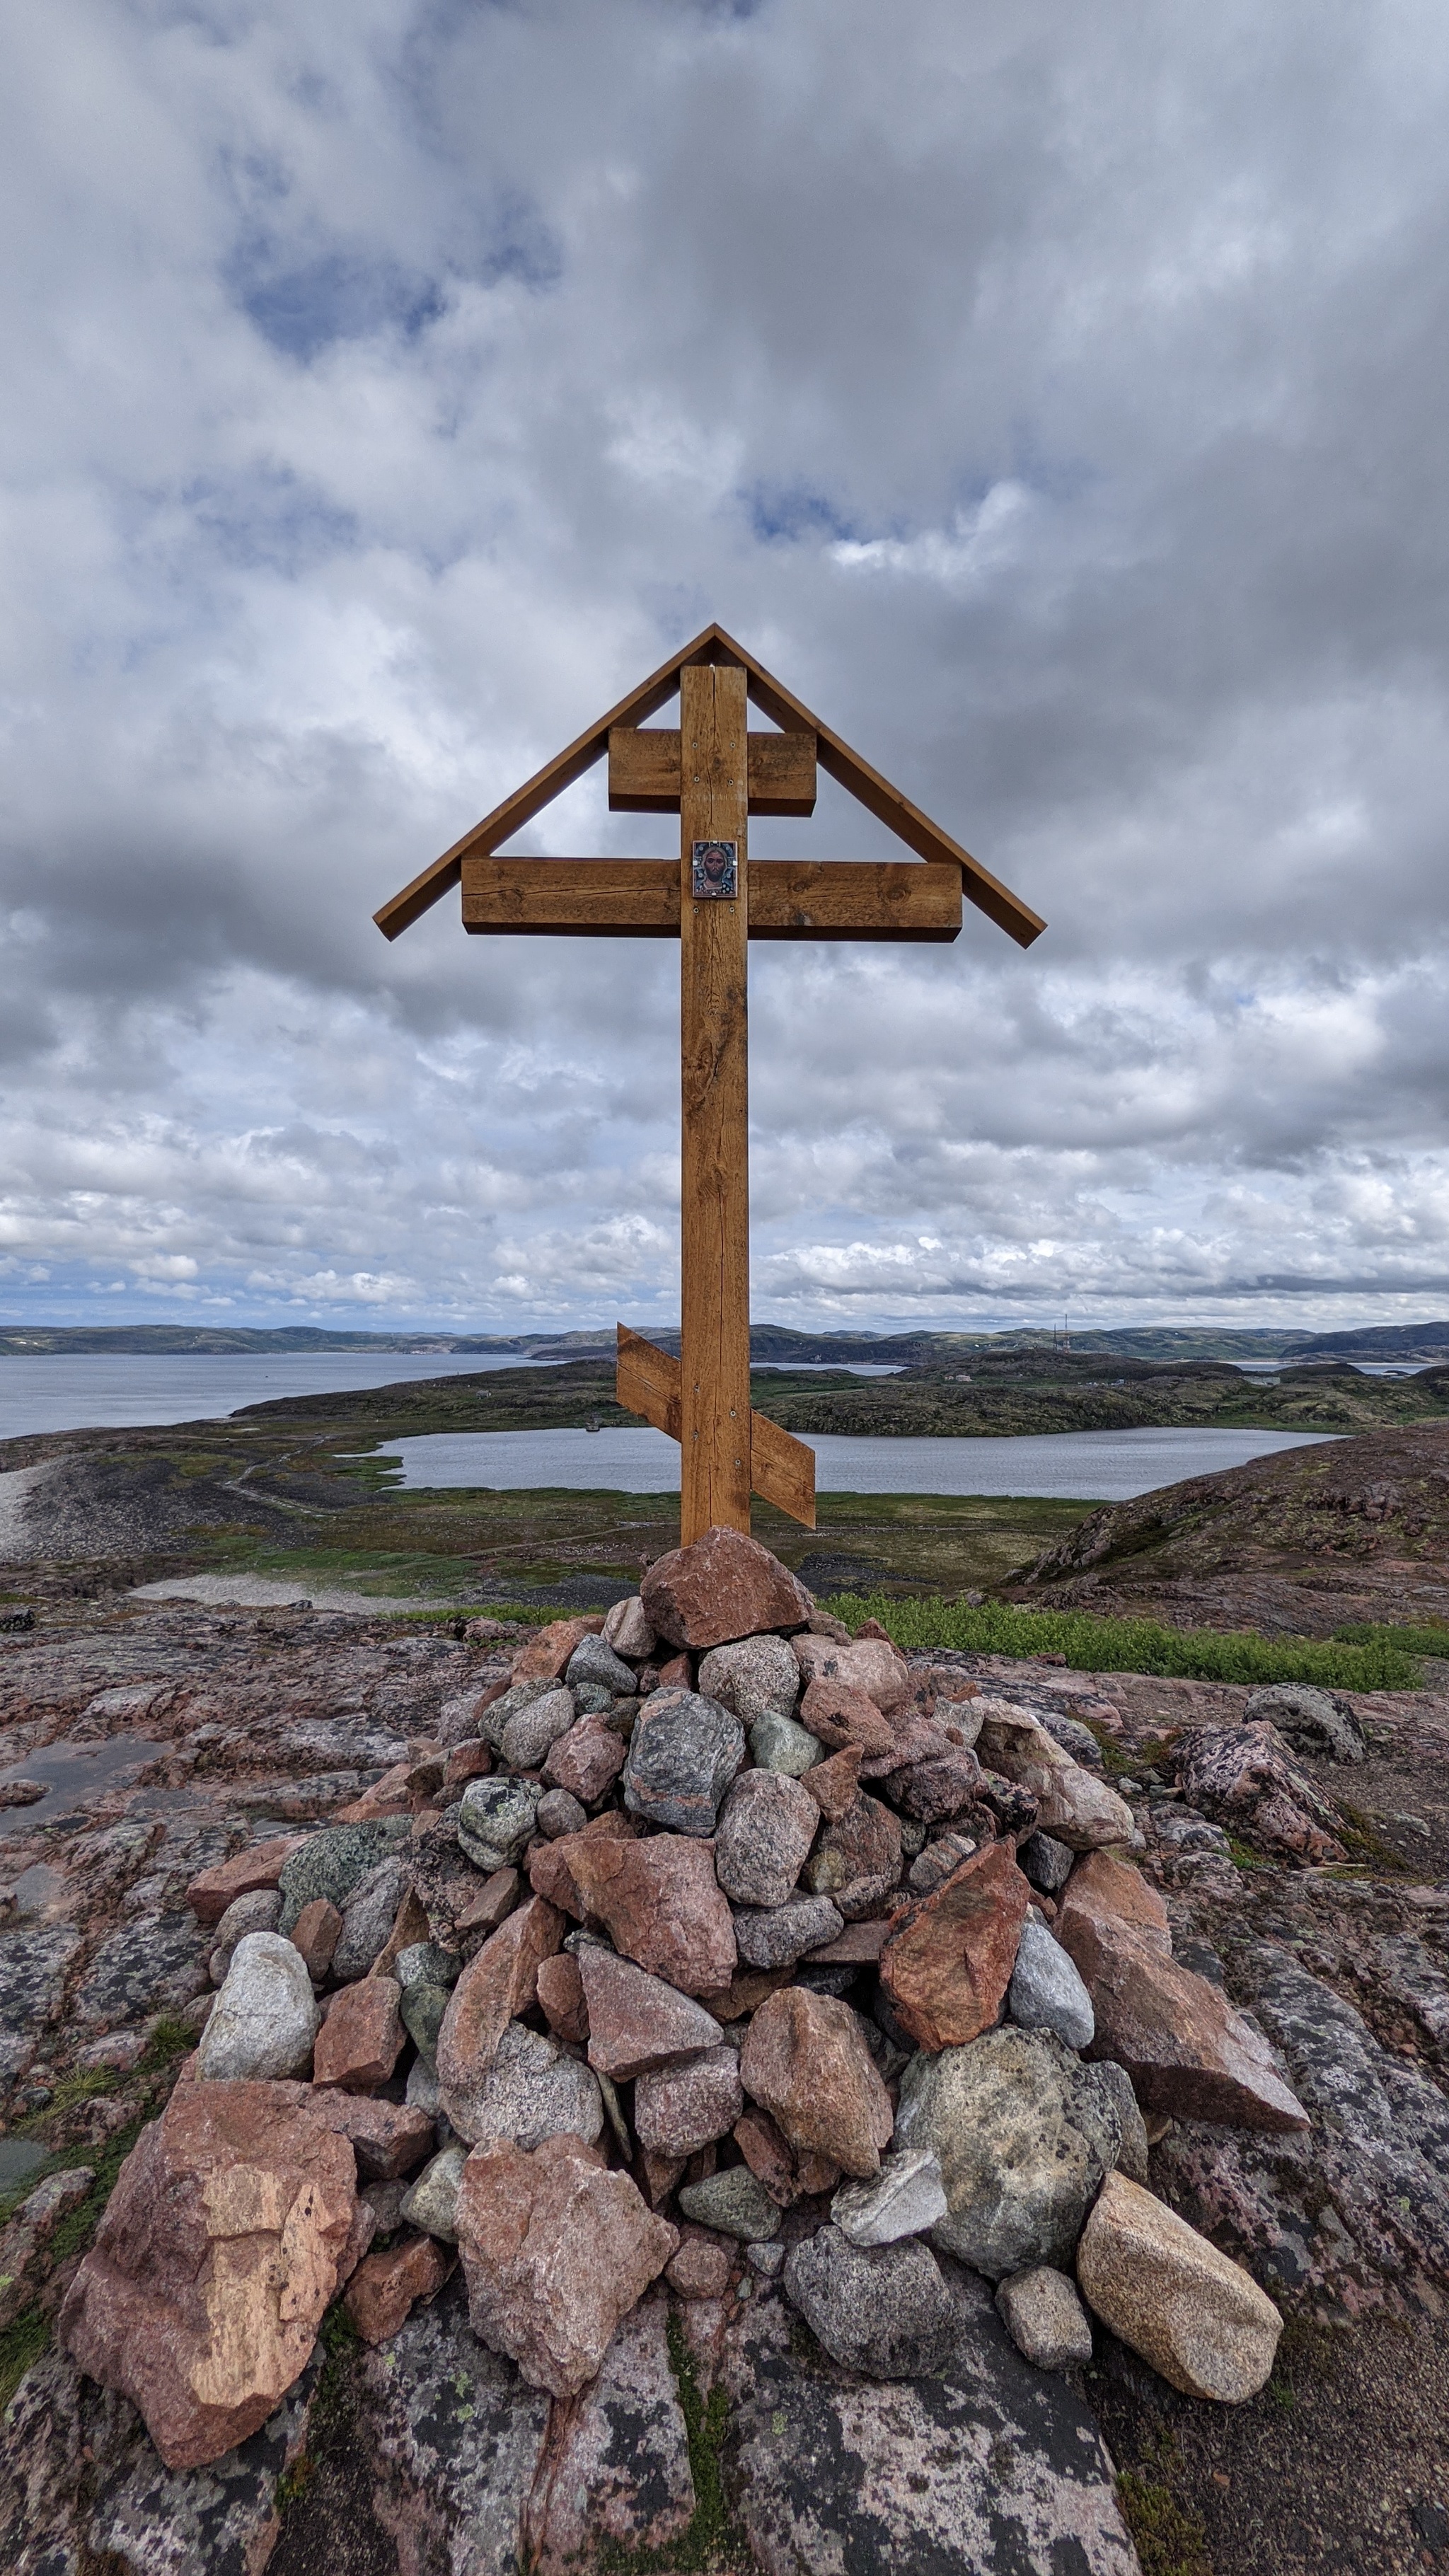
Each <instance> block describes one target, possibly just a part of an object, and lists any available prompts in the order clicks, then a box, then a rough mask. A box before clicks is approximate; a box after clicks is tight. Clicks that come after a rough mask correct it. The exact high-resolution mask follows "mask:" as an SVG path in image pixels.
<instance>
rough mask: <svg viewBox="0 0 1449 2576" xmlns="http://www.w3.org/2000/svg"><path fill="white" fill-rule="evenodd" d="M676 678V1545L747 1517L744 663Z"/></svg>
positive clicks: (702, 667)
mask: <svg viewBox="0 0 1449 2576" xmlns="http://www.w3.org/2000/svg"><path fill="white" fill-rule="evenodd" d="M679 683H680V685H679V697H680V710H679V713H680V788H681V794H680V808H679V810H680V845H681V846H680V866H681V871H682V885H681V903H680V942H679V951H680V1062H681V1074H682V1085H683V1100H682V1110H683V1117H682V1129H683V1173H682V1189H681V1198H682V1219H683V1226H682V1255H683V1277H682V1281H681V1287H682V1297H681V1316H680V1320H681V1324H682V1327H683V1348H682V1353H681V1357H682V1371H681V1387H680V1393H681V1418H680V1444H681V1459H680V1541H681V1544H682V1545H683V1546H685V1547H688V1546H689V1545H690V1543H691V1541H692V1540H694V1539H697V1538H700V1537H702V1536H703V1534H704V1532H705V1531H706V1530H707V1529H716V1528H721V1529H739V1530H748V1528H749V1526H750V1208H749V1123H748V1122H749V1103H748V1091H747V1081H746V1033H747V1032H746V998H745V997H746V972H747V961H748V957H749V919H748V906H749V894H748V887H749V871H748V867H747V856H746V849H745V818H746V811H747V804H748V795H749V786H748V760H749V751H748V742H747V721H748V716H747V706H746V699H745V674H744V672H743V670H741V669H740V668H738V667H730V666H728V665H726V664H722V663H699V664H692V665H690V666H688V667H687V668H686V669H684V670H683V671H681V673H680V675H679ZM698 842H714V843H719V842H724V843H727V844H728V843H732V844H733V845H734V862H735V863H734V892H733V894H712V893H697V892H696V891H695V881H696V870H695V845H696V843H698ZM719 864H720V865H721V866H723V865H724V864H726V863H725V862H724V861H723V860H722V859H721V860H720V861H719Z"/></svg>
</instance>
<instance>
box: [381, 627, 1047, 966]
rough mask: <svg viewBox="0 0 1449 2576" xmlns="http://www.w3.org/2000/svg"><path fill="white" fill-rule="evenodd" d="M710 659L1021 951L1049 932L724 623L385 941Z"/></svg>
mask: <svg viewBox="0 0 1449 2576" xmlns="http://www.w3.org/2000/svg"><path fill="white" fill-rule="evenodd" d="M708 662H724V663H734V664H736V665H737V666H739V667H740V668H742V669H743V671H744V673H745V686H746V691H747V694H748V696H749V698H750V701H751V703H752V704H753V705H754V706H757V707H758V708H759V710H760V713H761V714H762V715H764V716H768V717H769V719H770V721H771V723H772V724H777V725H778V726H779V727H780V728H781V730H782V732H785V733H810V734H813V735H814V737H815V743H816V757H817V759H818V760H819V762H820V765H821V767H822V768H823V769H824V770H825V771H826V772H827V773H828V775H829V776H830V777H832V778H833V779H835V781H836V782H837V784H838V785H839V786H841V787H843V788H844V789H845V790H846V792H847V794H849V795H851V796H853V797H854V798H855V799H856V801H857V803H858V804H861V805H863V806H864V807H865V809H866V811H867V813H869V814H873V815H874V816H875V818H876V820H877V822H880V823H884V825H885V827H886V829H887V831H888V832H893V833H894V834H895V837H896V839H897V840H898V841H903V842H904V843H905V846H906V848H907V849H908V850H912V851H914V853H915V855H916V857H917V858H919V859H925V860H934V861H937V862H941V861H945V862H948V863H950V864H953V865H954V866H956V867H958V868H959V869H960V871H961V889H962V892H963V894H965V896H966V897H967V899H968V901H969V902H971V903H974V904H975V905H976V907H977V909H978V910H979V911H981V912H984V913H985V914H986V915H987V916H988V918H989V919H990V920H992V921H994V922H995V923H996V925H997V927H998V928H999V929H1001V930H1004V931H1005V932H1006V933H1007V935H1008V937H1009V938H1011V939H1014V940H1015V941H1016V942H1017V944H1018V946H1020V947H1022V948H1029V947H1030V946H1031V943H1032V941H1033V940H1034V939H1035V938H1036V937H1037V936H1038V934H1039V933H1040V932H1041V931H1042V930H1044V929H1045V927H1046V924H1045V922H1044V921H1043V920H1042V918H1041V916H1040V914H1039V913H1035V912H1033V911H1032V909H1031V907H1030V905H1029V904H1025V903H1023V902H1022V900H1021V897H1020V896H1019V895H1015V894H1013V893H1012V891H1011V888H1010V887H1009V886H1004V885H1003V884H1002V883H1001V880H1000V878H999V877H994V876H993V875H992V874H991V872H990V870H989V868H984V867H982V865H981V863H980V861H979V859H973V857H972V856H971V853H970V851H969V850H963V849H962V847H961V844H960V843H959V841H953V840H952V838H951V835H950V833H949V832H943V831H942V829H941V827H940V825H939V824H938V823H933V822H932V821H931V818H930V816H929V815H928V814H923V813H922V812H921V809H920V807H919V806H918V805H913V804H912V803H911V800H910V798H909V797H908V796H903V795H902V793H901V791H900V789H899V788H898V787H893V786H892V785H891V783H890V780H889V779H888V778H883V777H882V776H881V774H880V771H879V770H877V769H872V767H871V766H870V763H869V761H866V760H862V759H861V756H860V754H859V752H857V751H852V749H851V747H850V745H849V743H848V742H845V741H843V740H842V739H841V737H840V735H839V734H837V733H832V732H831V730H830V728H829V726H828V725H824V724H822V723H821V721H820V719H819V717H818V716H814V715H812V714H811V712H810V710H809V708H808V707H806V706H802V705H801V702H800V700H799V699H798V698H797V697H795V696H794V695H793V693H792V692H791V691H790V690H789V689H787V688H785V687H784V686H783V684H782V683H781V682H780V681H779V680H777V679H776V678H775V677H774V674H773V673H772V672H770V671H767V670H766V669H765V666H764V664H763V663H762V662H757V661H756V660H755V657H754V655H753V654H752V653H748V652H746V650H745V648H744V646H743V645H742V644H737V643H736V642H735V640H734V637H733V636H732V635H727V634H726V633H725V630H724V628H723V627H722V626H717V625H710V626H706V627H705V629H704V631H703V633H702V634H700V635H696V636H695V638H694V641H693V642H692V643H690V644H686V645H685V646H684V647H683V649H682V650H681V651H680V652H678V653H675V654H672V655H671V657H670V659H669V660H668V661H667V662H663V663H661V664H660V667H659V669H658V670H657V671H652V672H651V673H650V675H649V677H648V679H647V680H643V681H641V682H640V684H639V686H638V688H637V689H631V690H630V692H629V695H628V696H627V697H625V698H621V699H620V701H619V703H618V705H617V706H616V707H611V708H610V709H609V712H608V714H607V715H605V716H601V717H600V718H599V721H598V723H597V724H594V725H591V726H590V727H589V730H588V731H587V733H581V734H580V735H579V736H578V737H577V739H576V740H575V741H573V742H571V743H570V744H569V745H568V747H567V749H566V750H563V751H561V752H559V754H558V755H557V757H556V758H555V759H553V760H550V761H547V762H545V764H544V766H543V768H542V769H539V770H536V771H535V772H534V775H533V777H532V778H530V779H527V780H526V781H525V782H524V784H523V786H522V787H519V788H516V789H515V790H514V792H513V794H512V795H511V796H507V797H505V798H504V800H503V803H502V804H501V805H495V806H494V808H493V811H492V813H491V814H485V815H484V817H483V820H482V822H481V823H475V824H474V826H473V829H472V831H471V832H465V833H464V835H463V837H462V839H461V840H460V841H455V842H454V843H453V846H452V848H451V849H450V850H445V851H444V852H443V855H442V857H441V858H438V859H434V860H433V862H432V865H431V866H430V867H426V868H424V869H423V871H422V874H421V875H420V876H416V877H414V878H413V880H412V883H411V885H406V886H404V887H403V888H402V891H401V892H400V893H399V894H395V895H394V896H393V897H392V899H391V901H390V902H389V903H385V904H384V905H383V907H382V909H381V911H380V912H377V913H375V914H374V915H373V918H374V920H375V921H376V923H377V926H378V928H379V930H380V931H381V932H382V933H383V936H384V938H387V939H396V938H397V937H398V934H399V933H400V932H401V931H404V930H406V929H408V928H409V926H410V925H411V923H413V922H415V921H417V920H418V919H419V918H420V916H421V915H422V914H423V913H425V912H426V911H428V909H429V907H430V906H431V905H433V904H435V903H436V902H437V901H438V899H439V897H440V896H442V895H445V894H446V893H447V892H448V890H449V888H450V887H452V886H455V885H457V884H458V882H459V879H460V876H461V873H462V866H463V861H464V860H465V859H470V858H473V859H478V858H487V857H491V855H492V854H493V852H494V851H495V850H498V849H499V848H501V846H502V844H503V843H504V842H505V841H508V840H511V839H512V837H513V834H514V833H515V832H519V831H522V829H523V827H524V825H525V824H526V823H531V822H532V821H533V818H534V816H535V815H536V814H541V813H542V812H543V809H544V807H545V806H546V805H551V804H552V803H553V800H554V798H555V797H556V796H561V795H562V794H563V791H564V789H565V788H566V787H572V785H573V783H574V781H575V779H577V778H582V777H583V775H584V772H585V771H586V770H589V769H592V768H593V766H594V764H595V762H596V761H599V760H602V759H603V758H604V757H605V755H606V753H607V751H608V748H609V734H610V732H611V730H612V729H613V728H614V727H616V726H621V725H642V724H644V723H646V722H647V720H648V718H649V717H650V716H652V715H656V714H657V713H658V711H659V709H660V708H661V707H662V706H664V705H666V704H667V703H668V701H669V699H670V698H671V697H672V696H673V695H674V692H675V690H676V688H677V687H678V685H679V675H680V672H681V671H683V670H684V669H686V668H687V667H689V666H690V665H696V664H699V663H708Z"/></svg>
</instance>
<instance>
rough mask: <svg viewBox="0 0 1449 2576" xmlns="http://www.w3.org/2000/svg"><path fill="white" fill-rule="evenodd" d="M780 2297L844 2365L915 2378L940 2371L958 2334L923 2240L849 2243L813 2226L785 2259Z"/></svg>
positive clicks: (875, 2374)
mask: <svg viewBox="0 0 1449 2576" xmlns="http://www.w3.org/2000/svg"><path fill="white" fill-rule="evenodd" d="M782 2277H783V2279H784V2284H785V2296H786V2297H787V2298H788V2299H789V2300H790V2301H791V2302H792V2304H793V2305H794V2306H795V2307H797V2308H798V2309H799V2311H800V2314H801V2316H802V2317H803V2318H804V2320H805V2322H806V2324H807V2325H808V2327H809V2328H810V2331H811V2333H812V2334H813V2335H814V2337H815V2339H816V2342H817V2343H821V2344H823V2345H824V2347H825V2349H826V2351H827V2352H828V2353H829V2354H830V2355H831V2356H832V2358H833V2359H834V2360H836V2361H839V2362H843V2363H844V2365H845V2367H846V2369H847V2370H861V2371H864V2372H865V2373H866V2374H867V2376H868V2377H869V2378H871V2379H921V2378H924V2377H925V2376H927V2374H929V2373H933V2372H935V2371H938V2370H944V2368H945V2366H946V2364H947V2362H948V2361H949V2360H950V2358H951V2355H952V2352H953V2351H954V2349H955V2344H956V2339H957V2336H958V2334H959V2332H960V2321H959V2318H958V2316H957V2312H956V2303H955V2300H954V2299H953V2298H952V2296H951V2292H950V2289H949V2287H948V2286H947V2283H946V2280H945V2278H944V2276H943V2274H942V2271H941V2266H940V2264H939V2263H938V2262H937V2260H936V2258H935V2255H934V2254H933V2253H932V2252H931V2249H930V2247H929V2246H928V2245H923V2244H922V2243H921V2242H920V2240H919V2238H910V2239H907V2240H905V2241H904V2242H902V2243H900V2244H898V2245H872V2246H862V2245H852V2244H851V2243H850V2240H849V2238H848V2237H846V2236H843V2235H842V2234H841V2231H840V2229H839V2228H838V2227H821V2228H818V2229H817V2230H816V2232H815V2234H814V2235H813V2236H806V2237H804V2238H802V2240H801V2242H800V2243H799V2244H798V2245H796V2246H793V2247H792V2248H791V2250H790V2252H789V2254H788V2255H787V2256H786V2258H785V2269H784V2273H783V2276H782Z"/></svg>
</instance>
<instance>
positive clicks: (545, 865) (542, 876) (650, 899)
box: [462, 859, 679, 939]
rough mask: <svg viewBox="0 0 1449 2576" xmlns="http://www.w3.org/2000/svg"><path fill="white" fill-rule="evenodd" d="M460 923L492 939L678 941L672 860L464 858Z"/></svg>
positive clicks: (676, 874) (676, 885)
mask: <svg viewBox="0 0 1449 2576" xmlns="http://www.w3.org/2000/svg"><path fill="white" fill-rule="evenodd" d="M462 875H463V927H464V929H465V930H469V931H473V932H475V933H479V932H484V931H487V932H490V933H491V934H492V935H493V936H494V937H500V936H501V937H507V936H508V935H509V934H513V935H522V934H523V933H525V932H527V933H538V934H541V935H542V936H544V937H545V938H547V937H550V936H552V937H554V938H566V937H570V936H574V937H576V936H578V935H579V934H581V933H582V934H586V935H592V936H594V937H595V938H602V939H677V938H678V937H679V870H678V868H677V866H676V865H675V862H674V861H673V859H464V861H463V863H462Z"/></svg>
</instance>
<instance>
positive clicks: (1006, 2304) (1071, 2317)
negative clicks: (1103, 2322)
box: [996, 2263, 1092, 2370]
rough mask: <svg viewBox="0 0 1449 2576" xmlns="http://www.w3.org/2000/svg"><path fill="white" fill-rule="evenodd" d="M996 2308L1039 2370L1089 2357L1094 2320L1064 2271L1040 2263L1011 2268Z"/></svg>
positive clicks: (1019, 2347)
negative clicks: (1027, 2267)
mask: <svg viewBox="0 0 1449 2576" xmlns="http://www.w3.org/2000/svg"><path fill="white" fill-rule="evenodd" d="M996 2313H997V2315H998V2316H999V2317H1000V2319H1001V2322H1002V2324H1003V2325H1004V2326H1005V2328H1006V2331H1007V2333H1008V2334H1009V2335H1010V2337H1011V2340H1012V2342H1013V2343H1014V2344H1015V2346H1016V2349H1017V2351H1018V2352H1019V2353H1022V2354H1024V2356H1025V2358H1026V2359H1027V2360H1028V2361H1030V2362H1034V2363H1035V2365H1036V2367H1037V2369H1038V2370H1066V2369H1068V2368H1069V2367H1070V2365H1071V2364H1072V2363H1073V2362H1085V2361H1090V2360H1091V2358H1092V2324H1091V2319H1090V2318H1089V2316H1088V2315H1087V2311H1086V2309H1085V2308H1084V2307H1083V2305H1082V2302H1081V2300H1080V2299H1079V2298H1078V2296H1077V2285H1076V2282H1075V2281H1073V2280H1069V2279H1068V2277H1067V2274H1066V2273H1065V2272H1054V2271H1053V2270H1052V2268H1051V2265H1050V2264H1049V2263H1039V2264H1038V2265H1037V2267H1036V2269H1035V2271H1032V2272H1013V2273H1012V2274H1011V2275H1010V2277H1009V2279H1007V2280H1005V2281H1003V2282H1002V2284H1001V2287H1000V2289H999V2290H998V2291H997V2293H996Z"/></svg>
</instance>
